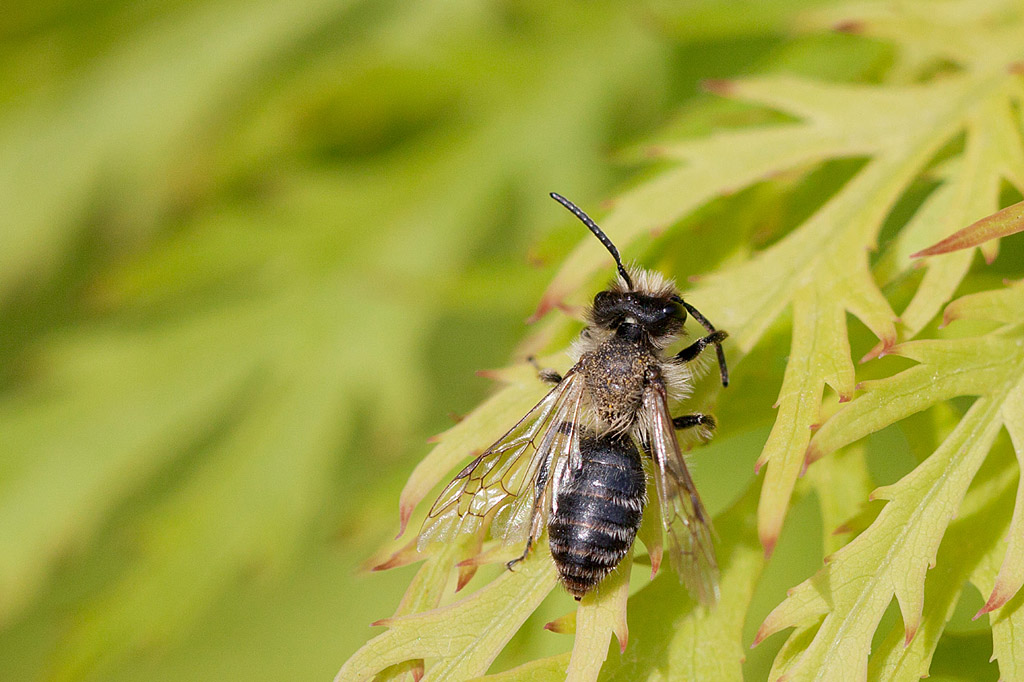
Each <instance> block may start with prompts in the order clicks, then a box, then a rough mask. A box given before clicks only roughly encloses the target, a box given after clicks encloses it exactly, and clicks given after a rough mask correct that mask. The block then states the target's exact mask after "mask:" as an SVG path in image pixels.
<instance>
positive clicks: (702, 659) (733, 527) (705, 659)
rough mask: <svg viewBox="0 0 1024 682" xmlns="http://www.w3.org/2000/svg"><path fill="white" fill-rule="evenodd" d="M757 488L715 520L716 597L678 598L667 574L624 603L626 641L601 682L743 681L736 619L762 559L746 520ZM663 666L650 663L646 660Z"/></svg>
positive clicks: (674, 582) (741, 646)
mask: <svg viewBox="0 0 1024 682" xmlns="http://www.w3.org/2000/svg"><path fill="white" fill-rule="evenodd" d="M757 492H758V486H757V485H753V486H751V488H750V489H749V490H748V491H747V492H746V494H744V496H743V497H742V498H741V499H740V500H739V501H738V502H737V503H736V504H735V505H734V506H733V507H732V508H731V509H729V510H728V511H727V512H726V513H725V514H723V515H722V516H720V517H718V518H717V519H715V527H716V528H717V529H718V532H719V536H720V538H721V541H720V542H719V543H718V544H717V549H718V553H719V560H720V562H719V563H720V565H721V568H722V577H721V599H720V601H719V602H718V604H717V605H716V606H715V607H713V608H711V609H705V608H704V607H700V606H697V605H695V604H694V603H693V601H692V599H690V598H688V597H686V596H685V593H684V591H683V589H682V587H681V586H680V585H679V581H678V580H677V578H676V577H675V576H674V575H670V574H668V573H665V572H662V574H661V575H659V576H658V577H657V578H656V579H655V580H654V581H652V582H651V583H650V584H648V585H646V586H644V587H643V588H642V589H641V590H640V591H639V592H637V593H636V594H635V595H633V597H631V598H630V604H629V611H630V614H631V615H630V620H631V625H630V644H629V647H628V648H627V649H626V650H625V651H624V652H622V654H621V655H618V656H617V655H615V653H614V652H613V653H612V655H611V656H610V657H609V659H608V661H607V662H606V663H605V666H604V669H603V670H602V675H601V679H602V680H630V681H633V680H675V679H686V680H693V681H694V682H697V681H703V680H706V681H707V682H723V681H728V680H742V679H743V673H742V661H743V658H744V649H745V646H744V643H743V642H742V636H743V622H744V619H745V614H746V612H747V609H748V607H749V604H750V599H751V597H752V595H753V591H754V586H755V585H756V583H757V580H758V577H759V576H760V574H761V569H762V567H763V565H764V557H763V554H762V552H761V551H760V547H759V544H758V541H757V534H756V531H755V527H754V523H753V518H752V514H753V510H754V508H755V506H756V501H757ZM653 660H658V661H662V662H663V663H660V664H658V665H651V661H653Z"/></svg>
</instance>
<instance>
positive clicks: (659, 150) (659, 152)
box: [644, 144, 666, 159]
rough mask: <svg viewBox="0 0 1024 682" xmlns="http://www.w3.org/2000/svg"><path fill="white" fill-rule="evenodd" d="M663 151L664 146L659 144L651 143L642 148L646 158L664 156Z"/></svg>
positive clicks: (664, 151)
mask: <svg viewBox="0 0 1024 682" xmlns="http://www.w3.org/2000/svg"><path fill="white" fill-rule="evenodd" d="M665 153H666V150H665V147H664V146H663V145H660V144H652V145H648V146H647V147H645V148H644V155H645V156H646V157H647V158H648V159H660V158H662V157H664V156H665Z"/></svg>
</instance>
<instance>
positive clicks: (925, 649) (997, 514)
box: [868, 457, 1017, 680]
mask: <svg viewBox="0 0 1024 682" xmlns="http://www.w3.org/2000/svg"><path fill="white" fill-rule="evenodd" d="M993 459H997V458H993ZM990 468H991V469H993V471H990V472H987V474H986V473H985V472H983V473H981V474H979V476H978V478H979V480H977V481H975V485H974V486H972V487H971V489H970V491H969V492H968V493H967V495H966V497H965V498H964V501H963V504H962V505H961V507H960V509H959V511H958V513H957V517H956V519H955V520H954V521H953V522H952V523H951V524H950V525H949V528H948V530H947V531H946V534H945V536H944V537H943V539H942V544H941V545H940V547H939V552H938V555H937V556H936V559H935V568H934V569H932V570H931V571H929V573H928V578H927V580H926V582H925V588H924V590H925V591H924V610H923V612H922V617H921V626H920V628H919V629H918V632H917V634H916V636H915V637H914V638H913V641H910V642H909V643H908V642H907V641H906V634H905V632H904V630H903V627H902V624H900V623H896V624H895V625H894V627H893V628H892V630H891V631H890V632H889V633H888V635H887V636H886V637H885V639H884V640H883V641H882V643H881V645H880V646H877V647H875V648H874V650H873V651H872V655H871V662H870V665H869V667H868V677H869V679H877V680H904V679H917V678H921V677H926V676H928V674H929V664H930V662H931V659H932V654H933V653H934V652H935V648H936V646H937V645H938V643H939V638H940V636H941V635H942V634H943V631H944V630H945V627H946V623H947V622H948V621H949V619H950V618H951V617H952V616H953V611H954V609H955V608H956V605H957V602H958V600H959V599H960V596H961V594H962V591H963V586H964V584H965V582H966V581H967V579H968V578H969V577H970V576H971V573H972V571H973V570H974V569H975V567H976V566H977V565H978V564H979V563H980V562H982V561H983V560H984V559H985V557H986V556H987V555H988V554H989V553H990V552H991V551H992V550H994V549H995V548H996V546H997V545H998V544H999V542H1000V540H1001V539H1002V538H1003V536H1004V534H1005V532H1006V524H1005V519H1006V518H1007V517H1008V513H1007V512H1008V511H1009V507H1010V505H1012V497H1013V488H1014V484H1015V483H1016V479H1017V472H1016V471H1015V470H1014V467H1013V464H1012V462H1011V461H1007V458H1005V457H1003V458H998V462H996V464H995V465H994V466H992V467H990Z"/></svg>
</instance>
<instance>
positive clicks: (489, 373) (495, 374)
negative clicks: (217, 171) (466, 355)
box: [473, 369, 501, 381]
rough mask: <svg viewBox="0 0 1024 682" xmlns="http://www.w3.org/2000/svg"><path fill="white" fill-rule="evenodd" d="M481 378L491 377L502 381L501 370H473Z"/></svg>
mask: <svg viewBox="0 0 1024 682" xmlns="http://www.w3.org/2000/svg"><path fill="white" fill-rule="evenodd" d="M473 373H474V374H476V375H477V376H478V377H480V378H481V379H490V380H491V381H501V372H500V371H499V370H496V369H478V370H477V371H475V372H473Z"/></svg>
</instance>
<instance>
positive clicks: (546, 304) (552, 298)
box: [526, 292, 560, 324]
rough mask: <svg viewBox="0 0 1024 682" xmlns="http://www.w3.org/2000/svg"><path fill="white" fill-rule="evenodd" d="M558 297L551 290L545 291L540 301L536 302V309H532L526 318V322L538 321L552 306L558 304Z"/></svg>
mask: <svg viewBox="0 0 1024 682" xmlns="http://www.w3.org/2000/svg"><path fill="white" fill-rule="evenodd" d="M559 298H560V297H559V296H557V295H555V294H553V293H551V292H545V293H544V295H543V296H541V298H540V303H538V304H537V309H536V310H534V311H533V315H530V316H529V317H528V318H526V324H534V323H535V322H538V321H540V319H541V318H542V317H544V316H545V315H547V314H548V313H549V312H550V311H551V309H552V308H554V307H556V306H557V305H558V300H559Z"/></svg>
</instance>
